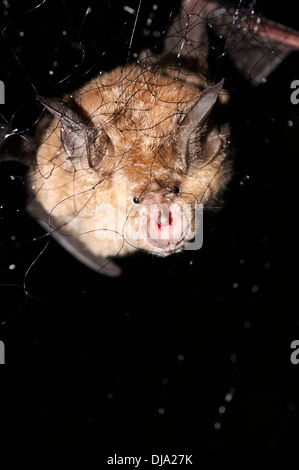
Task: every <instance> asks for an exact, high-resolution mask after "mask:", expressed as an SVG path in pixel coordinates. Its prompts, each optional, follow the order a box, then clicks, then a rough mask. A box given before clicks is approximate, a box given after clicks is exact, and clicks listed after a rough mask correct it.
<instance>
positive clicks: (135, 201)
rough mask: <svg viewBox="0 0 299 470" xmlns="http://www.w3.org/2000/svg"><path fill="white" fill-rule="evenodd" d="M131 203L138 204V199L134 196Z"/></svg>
mask: <svg viewBox="0 0 299 470" xmlns="http://www.w3.org/2000/svg"><path fill="white" fill-rule="evenodd" d="M133 202H134V204H139V203H140V201H139V197H136V196H135V197H133Z"/></svg>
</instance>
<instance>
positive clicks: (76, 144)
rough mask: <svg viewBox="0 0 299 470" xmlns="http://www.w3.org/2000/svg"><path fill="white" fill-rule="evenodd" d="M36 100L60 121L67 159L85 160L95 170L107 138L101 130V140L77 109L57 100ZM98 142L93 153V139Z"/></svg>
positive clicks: (104, 151) (106, 144)
mask: <svg viewBox="0 0 299 470" xmlns="http://www.w3.org/2000/svg"><path fill="white" fill-rule="evenodd" d="M37 98H38V100H39V101H40V102H41V103H42V104H43V105H44V106H45V108H46V109H47V110H48V111H50V113H51V114H53V116H55V117H56V118H57V119H59V121H60V125H61V143H62V146H63V148H64V151H65V153H66V155H67V157H68V158H69V159H74V158H77V159H78V158H87V161H88V164H89V167H90V168H93V169H96V168H97V166H98V165H99V163H100V162H101V160H102V158H103V156H104V155H105V153H106V151H107V147H108V143H109V137H108V135H107V134H106V132H105V131H104V130H101V139H98V138H97V137H98V136H97V132H96V129H95V128H94V127H92V125H91V124H90V122H89V120H88V118H86V117H85V116H83V115H82V113H81V112H80V110H79V109H77V108H75V107H74V106H71V105H70V104H69V103H67V102H66V101H64V100H62V99H59V98H44V97H42V96H37ZM96 138H97V140H98V141H99V142H100V148H99V146H97V151H96V152H95V139H96Z"/></svg>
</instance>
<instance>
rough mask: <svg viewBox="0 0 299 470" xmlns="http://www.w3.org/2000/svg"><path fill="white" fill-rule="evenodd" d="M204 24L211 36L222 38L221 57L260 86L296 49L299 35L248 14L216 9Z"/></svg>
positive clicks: (246, 11)
mask: <svg viewBox="0 0 299 470" xmlns="http://www.w3.org/2000/svg"><path fill="white" fill-rule="evenodd" d="M208 22H209V24H211V25H212V30H213V34H215V35H216V36H218V37H219V36H222V37H223V38H225V50H224V53H227V54H229V56H230V58H231V60H232V61H233V63H234V65H235V66H236V68H237V69H239V70H240V71H241V72H243V73H244V74H245V75H246V76H247V77H248V78H249V79H250V80H252V82H253V83H254V84H256V85H258V84H260V83H264V82H265V81H266V77H267V76H268V75H269V74H270V73H271V72H273V70H274V69H275V68H276V67H277V66H278V65H279V64H280V63H281V62H282V60H283V59H285V58H286V56H287V55H288V54H289V53H290V52H292V51H293V50H296V49H297V50H298V49H299V32H297V31H294V30H293V29H290V28H287V27H285V26H283V25H281V24H279V23H275V22H274V21H271V20H268V19H266V18H263V17H259V16H257V15H255V14H253V13H251V12H250V11H248V10H239V11H238V10H234V9H230V10H226V9H224V8H221V9H217V10H215V11H213V12H211V14H210V16H209V17H208Z"/></svg>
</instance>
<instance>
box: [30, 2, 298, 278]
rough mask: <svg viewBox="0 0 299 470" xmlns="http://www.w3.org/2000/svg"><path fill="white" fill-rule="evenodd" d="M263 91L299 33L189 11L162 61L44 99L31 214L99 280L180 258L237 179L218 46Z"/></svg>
mask: <svg viewBox="0 0 299 470" xmlns="http://www.w3.org/2000/svg"><path fill="white" fill-rule="evenodd" d="M215 39H217V40H219V39H220V40H223V44H222V49H221V51H219V55H226V56H228V57H229V59H230V60H231V62H232V63H233V64H234V66H235V68H236V69H237V70H238V71H239V72H240V73H242V74H244V75H245V76H246V78H248V79H249V80H250V81H251V82H252V83H253V85H258V84H261V83H264V82H265V81H266V78H267V76H268V75H269V74H270V73H271V72H272V71H273V70H274V69H275V67H277V66H278V65H279V63H281V61H282V60H283V59H284V58H285V57H286V56H287V55H288V54H289V53H290V52H291V51H293V50H296V49H298V48H299V33H298V32H296V31H294V30H292V29H290V28H287V27H285V26H283V25H280V24H277V23H275V22H273V21H270V20H267V19H265V18H261V17H259V16H257V15H255V14H254V13H252V12H250V11H249V10H246V9H233V8H231V9H230V8H227V7H224V6H223V5H221V4H220V3H219V2H218V1H217V0H211V1H207V0H206V1H204V0H197V1H195V0H184V1H183V2H182V5H181V8H180V11H179V13H178V15H177V16H175V17H174V19H173V21H172V23H171V25H170V27H169V29H168V31H167V34H166V36H165V40H164V45H163V50H162V52H161V53H160V54H158V55H157V54H154V53H153V52H151V51H150V50H144V51H142V52H141V53H140V56H139V58H138V60H137V61H136V62H133V63H129V64H127V65H125V66H123V67H120V66H119V67H116V68H115V69H113V70H112V71H110V72H106V73H104V74H101V75H99V76H97V77H95V78H94V79H92V80H91V81H89V82H88V83H87V84H85V85H84V86H82V87H81V88H79V89H77V90H75V91H74V92H73V93H69V94H67V95H65V96H64V97H63V98H46V97H41V96H38V97H37V99H38V100H39V101H40V103H41V104H42V105H43V106H44V107H45V109H46V110H47V111H48V113H46V115H45V116H44V118H43V119H42V120H41V121H40V123H39V124H38V126H37V130H36V138H35V140H36V141H37V142H38V146H37V149H36V151H35V157H34V162H32V164H31V165H30V171H29V175H28V179H27V187H28V192H29V200H28V205H27V209H28V212H29V213H30V214H31V215H32V216H33V217H35V218H36V219H37V220H38V221H39V223H40V224H41V225H42V226H43V227H44V228H45V230H46V231H48V232H50V234H51V236H53V237H54V238H55V239H56V240H57V241H58V242H59V243H60V244H61V245H62V246H63V247H64V248H65V249H66V250H68V251H69V252H70V253H71V254H72V255H74V256H75V257H76V258H77V259H78V260H80V261H81V262H83V263H84V264H85V265H86V266H88V267H89V268H91V269H93V270H95V271H98V272H100V273H102V274H106V275H109V276H117V275H119V274H120V268H119V267H118V266H117V264H116V263H115V262H113V261H112V260H111V258H114V257H116V256H124V255H129V254H131V253H134V252H135V251H136V250H140V249H141V250H144V251H147V252H149V253H152V254H155V255H158V256H168V255H170V254H172V253H176V252H180V251H182V250H183V249H184V247H186V245H187V244H188V243H192V240H194V238H195V237H196V233H197V232H198V229H199V228H198V220H197V218H196V211H197V208H198V206H200V205H201V204H202V205H203V206H204V207H208V208H215V207H218V206H220V205H221V202H222V200H223V194H224V191H225V189H226V188H227V185H228V183H229V181H230V179H231V176H232V171H233V170H232V168H233V163H232V160H233V159H232V151H231V146H230V126H229V115H227V116H226V119H223V114H225V112H226V109H227V104H228V101H229V94H228V91H227V90H226V89H225V80H224V78H225V77H217V78H218V79H217V80H216V76H215V74H214V73H213V70H212V68H211V67H210V64H209V54H210V50H211V44H213V40H215Z"/></svg>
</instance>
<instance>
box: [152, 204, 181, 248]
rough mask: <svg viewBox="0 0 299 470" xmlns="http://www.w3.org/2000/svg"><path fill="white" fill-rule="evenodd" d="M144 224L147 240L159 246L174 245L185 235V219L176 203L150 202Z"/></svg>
mask: <svg viewBox="0 0 299 470" xmlns="http://www.w3.org/2000/svg"><path fill="white" fill-rule="evenodd" d="M146 224H147V227H146V232H147V239H148V241H149V242H150V243H151V244H152V245H154V246H157V247H159V248H167V247H168V246H170V245H173V247H175V246H177V245H178V244H179V243H181V242H182V241H183V240H184V238H185V236H186V228H187V219H186V216H185V214H184V212H183V211H182V209H181V207H180V206H179V205H178V204H171V205H169V204H167V203H163V204H150V205H149V206H148V210H147V220H146Z"/></svg>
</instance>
